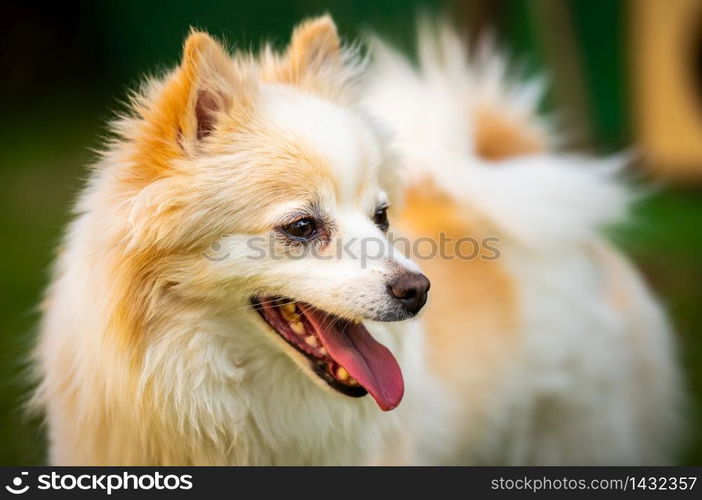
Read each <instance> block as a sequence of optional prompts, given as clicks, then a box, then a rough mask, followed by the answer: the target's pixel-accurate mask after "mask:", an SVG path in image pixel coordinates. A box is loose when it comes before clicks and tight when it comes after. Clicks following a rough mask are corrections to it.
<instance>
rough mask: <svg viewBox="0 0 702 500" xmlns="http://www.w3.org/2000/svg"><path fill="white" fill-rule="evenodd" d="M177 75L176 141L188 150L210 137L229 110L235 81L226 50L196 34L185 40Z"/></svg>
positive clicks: (205, 35)
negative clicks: (220, 119)
mask: <svg viewBox="0 0 702 500" xmlns="http://www.w3.org/2000/svg"><path fill="white" fill-rule="evenodd" d="M178 71H179V73H180V74H179V75H177V77H176V78H178V80H179V82H178V83H179V85H176V89H174V90H175V91H176V93H177V95H175V96H174V98H175V103H174V104H175V106H176V109H175V110H174V111H175V114H176V118H177V125H178V130H179V133H180V138H179V139H180V141H181V142H182V143H183V146H184V147H186V148H187V147H188V146H193V145H195V144H196V143H197V142H200V141H202V140H204V139H205V138H206V137H207V136H208V135H210V134H211V133H212V131H213V130H214V128H215V127H216V125H217V122H218V119H219V118H220V117H221V115H222V114H223V113H226V112H227V111H228V110H229V109H230V108H231V106H232V103H233V99H234V92H235V89H236V82H237V78H236V75H235V73H234V65H233V62H232V60H231V58H230V57H229V54H227V52H226V51H225V49H224V48H223V47H222V46H221V45H220V44H219V43H218V42H216V41H215V40H214V39H213V38H212V37H210V36H209V35H208V34H206V33H202V32H197V31H193V32H192V33H191V34H190V36H188V38H187V39H186V40H185V45H184V47H183V60H182V61H181V64H180V69H179V70H178Z"/></svg>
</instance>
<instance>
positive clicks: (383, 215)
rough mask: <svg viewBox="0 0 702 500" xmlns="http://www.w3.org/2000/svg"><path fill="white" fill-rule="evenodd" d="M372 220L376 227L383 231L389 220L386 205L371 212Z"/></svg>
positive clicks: (388, 224)
mask: <svg viewBox="0 0 702 500" xmlns="http://www.w3.org/2000/svg"><path fill="white" fill-rule="evenodd" d="M373 222H375V225H376V226H378V228H379V229H380V230H381V231H383V232H385V231H387V230H388V228H389V227H390V222H389V221H388V207H382V208H379V209H378V210H376V211H375V213H374V214H373Z"/></svg>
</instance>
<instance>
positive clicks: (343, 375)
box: [336, 366, 349, 382]
mask: <svg viewBox="0 0 702 500" xmlns="http://www.w3.org/2000/svg"><path fill="white" fill-rule="evenodd" d="M336 376H337V377H338V378H339V380H343V381H344V382H345V381H347V380H348V379H349V372H347V371H346V368H344V367H343V366H340V367H339V368H338V369H337V370H336Z"/></svg>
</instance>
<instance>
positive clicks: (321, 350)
mask: <svg viewBox="0 0 702 500" xmlns="http://www.w3.org/2000/svg"><path fill="white" fill-rule="evenodd" d="M319 354H320V355H322V356H326V355H327V350H326V349H325V348H324V347H320V348H319Z"/></svg>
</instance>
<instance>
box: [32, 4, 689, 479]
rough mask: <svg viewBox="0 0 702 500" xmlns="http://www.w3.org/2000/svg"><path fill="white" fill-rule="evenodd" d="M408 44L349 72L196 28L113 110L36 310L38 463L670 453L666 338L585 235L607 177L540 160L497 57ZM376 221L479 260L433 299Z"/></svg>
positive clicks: (516, 460)
mask: <svg viewBox="0 0 702 500" xmlns="http://www.w3.org/2000/svg"><path fill="white" fill-rule="evenodd" d="M419 43H420V54H421V64H420V68H419V69H415V68H413V67H412V65H411V64H410V63H408V62H407V61H406V60H405V59H404V58H403V57H402V56H400V55H399V54H398V53H396V52H395V51H394V50H392V49H391V48H389V47H388V46H387V45H385V44H383V43H382V42H376V43H374V49H373V51H374V54H375V56H376V59H375V63H374V64H373V65H372V66H371V68H370V69H369V71H366V68H365V67H364V65H363V64H361V61H360V59H359V57H358V55H357V53H356V52H355V51H354V50H349V49H347V48H344V47H342V45H341V44H340V41H339V38H338V36H337V31H336V28H335V25H334V23H333V22H332V20H331V19H330V18H329V17H327V16H325V17H321V18H318V19H314V20H310V21H307V22H304V23H302V24H301V25H300V26H298V27H297V28H296V29H295V31H294V33H293V35H292V39H291V41H290V44H289V46H288V47H287V49H286V50H285V51H284V52H282V53H277V52H275V51H273V50H272V49H270V48H268V47H266V48H264V49H263V50H262V51H261V52H260V54H258V55H255V56H254V55H250V54H245V53H237V54H235V55H234V56H231V55H230V54H229V53H228V52H227V51H226V50H225V49H224V48H223V47H222V46H221V45H220V44H219V43H218V42H216V41H215V40H213V39H212V38H211V37H210V36H208V35H207V34H205V33H201V32H193V33H192V34H191V35H190V36H189V37H188V38H187V40H186V41H185V45H184V50H183V58H182V61H181V63H180V64H179V66H178V67H177V68H176V69H174V70H173V71H171V72H170V73H168V74H166V75H164V76H163V77H161V78H155V79H151V80H149V81H147V82H146V84H145V85H144V86H143V88H142V89H141V90H140V91H139V92H138V93H135V95H133V97H132V102H131V109H130V112H129V113H128V114H127V115H125V116H123V117H122V118H120V119H119V120H117V121H116V122H115V123H114V125H113V132H114V138H113V139H112V140H111V141H109V143H108V144H107V146H106V148H105V151H104V152H103V154H102V155H101V158H100V160H99V161H98V162H97V164H96V165H95V166H94V168H93V169H92V172H91V175H90V178H89V181H88V183H87V185H86V187H85V188H84V190H83V192H82V194H81V195H80V198H79V200H78V202H77V204H76V208H75V218H74V220H73V222H72V223H71V225H70V227H69V228H68V231H67V233H66V236H65V238H64V240H63V244H62V245H61V248H60V251H59V254H58V257H57V261H56V264H55V268H54V271H53V280H52V283H51V285H50V287H49V289H48V291H47V294H46V299H45V301H44V303H43V318H42V324H41V331H40V337H39V342H38V345H37V349H36V353H35V354H36V356H35V358H36V362H35V366H36V369H37V373H38V377H39V379H40V384H39V387H38V390H37V392H36V394H35V398H34V403H35V405H36V406H37V407H40V408H41V409H42V410H43V411H44V412H45V414H46V419H47V424H48V432H49V443H50V456H49V461H50V462H51V463H53V464H61V465H68V464H94V465H108V464H109V465H127V464H138V465H195V464H198V465H211V464H220V465H226V464H231V465H233V464H381V463H420V464H421V463H466V464H484V463H493V464H494V463H508V464H531V463H542V464H545V463H552V464H560V463H563V464H566V463H593V464H594V463H599V464H604V463H631V464H633V463H662V462H667V461H668V460H670V458H671V455H670V453H671V448H670V444H671V443H673V441H674V439H673V437H674V434H675V430H676V429H677V428H678V427H679V423H678V415H679V397H680V381H679V375H678V372H677V369H676V364H675V360H674V353H673V348H672V345H671V340H672V339H671V335H670V333H669V330H668V327H667V324H666V321H665V318H664V315H663V314H662V312H661V309H660V308H659V306H658V305H657V304H656V303H655V301H654V300H653V299H652V298H651V296H650V295H649V293H648V291H647V290H646V288H645V286H644V285H643V284H642V282H641V280H640V279H639V277H638V276H637V274H636V272H635V271H633V270H632V268H631V266H630V265H629V264H628V262H627V261H626V260H625V259H624V258H623V257H622V256H621V255H620V254H619V253H617V252H616V251H615V250H614V249H613V248H612V247H611V246H609V245H608V244H607V243H606V242H605V241H604V239H603V237H602V236H601V235H600V232H599V228H600V227H601V225H602V224H603V223H606V222H608V221H609V220H610V219H612V218H615V217H617V216H619V215H620V214H621V212H622V211H623V210H624V207H625V205H626V201H627V198H628V196H627V193H626V191H625V190H624V189H623V188H622V187H621V186H620V185H619V184H618V183H617V182H616V181H615V180H614V173H615V172H614V169H612V168H610V167H609V164H610V163H612V162H608V161H597V160H586V159H582V158H576V157H571V156H565V155H559V154H557V153H555V152H553V151H552V147H551V142H552V140H551V139H552V136H551V134H550V133H549V129H548V127H547V126H546V124H545V123H544V121H543V120H542V119H541V118H540V117H538V116H537V114H536V112H535V105H536V103H537V101H538V93H537V92H536V91H535V88H534V86H533V85H531V84H529V83H528V82H519V81H518V80H514V79H512V78H511V76H510V74H509V73H508V72H507V71H506V66H505V65H504V62H503V59H502V58H500V57H499V56H497V55H489V54H483V55H482V56H481V57H479V58H477V59H476V60H474V61H473V62H469V60H468V58H467V57H466V54H465V53H464V49H463V47H462V45H461V43H460V42H459V40H458V38H457V37H456V36H455V35H454V34H453V32H452V31H451V30H450V29H449V28H448V27H447V26H443V27H441V28H439V30H438V31H437V32H432V31H430V30H424V31H423V32H422V33H421V34H420V42H419ZM361 77H363V78H361ZM393 134H394V135H393ZM403 200H404V203H403ZM388 214H390V216H391V217H390V220H392V221H393V224H394V225H395V226H397V227H398V228H399V229H400V230H401V231H402V232H403V233H404V234H405V235H407V237H408V238H410V240H409V241H412V242H416V241H418V240H419V239H421V238H424V239H425V240H427V239H428V240H429V241H433V242H438V241H440V240H441V239H442V238H443V239H444V240H445V239H446V237H451V238H456V239H460V238H463V237H466V236H470V237H472V238H474V239H475V240H476V241H482V238H486V237H492V238H495V241H498V242H499V244H498V245H497V246H498V247H499V248H498V250H499V252H498V253H499V258H484V257H485V256H484V255H482V254H483V253H484V252H483V250H484V249H482V250H481V251H480V252H479V253H480V254H481V255H479V256H478V257H476V258H449V259H447V258H440V257H438V256H436V257H434V258H428V259H423V261H422V262H421V266H422V268H423V270H424V272H425V273H426V276H428V277H429V279H427V277H426V276H425V275H424V274H422V273H421V272H420V271H419V267H418V266H417V265H416V264H415V263H414V262H413V261H412V260H410V258H409V257H408V256H405V255H403V253H401V252H398V251H395V247H393V244H392V242H391V241H390V240H391V238H390V235H391V233H389V232H388V231H389V225H390V222H389V219H388ZM371 241H372V242H375V243H380V244H379V245H376V246H377V248H376V249H375V250H374V252H373V254H372V256H371V255H369V253H370V252H369V251H368V248H367V244H368V242H371ZM376 250H377V251H376ZM359 255H362V256H363V258H359ZM494 256H495V255H494V253H493V257H494ZM429 280H431V283H432V285H431V295H432V298H431V303H430V304H429V305H427V307H426V309H427V311H426V313H425V314H423V315H422V316H421V317H420V318H419V319H411V318H413V317H415V316H416V315H417V314H418V313H419V312H420V310H421V309H422V308H423V306H424V305H425V302H426V300H427V296H428V292H429V287H430V285H429V283H430V282H429ZM403 396H404V398H403ZM390 410H392V411H390Z"/></svg>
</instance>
